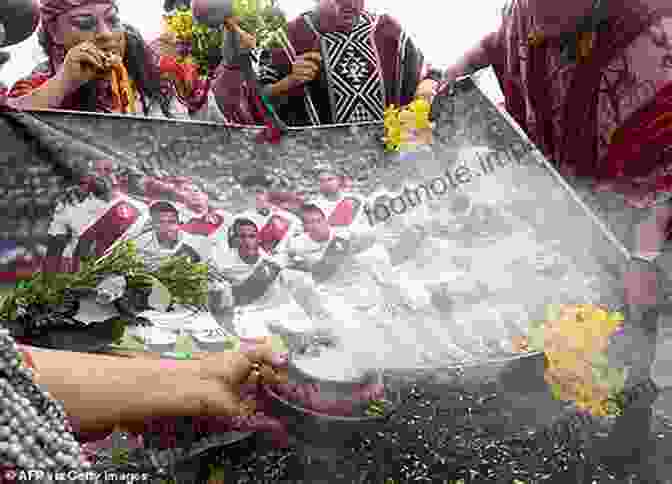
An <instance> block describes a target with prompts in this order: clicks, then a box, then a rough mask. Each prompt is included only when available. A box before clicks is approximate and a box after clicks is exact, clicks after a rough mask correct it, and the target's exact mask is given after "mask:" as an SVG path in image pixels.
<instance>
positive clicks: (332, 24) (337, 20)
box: [319, 0, 364, 31]
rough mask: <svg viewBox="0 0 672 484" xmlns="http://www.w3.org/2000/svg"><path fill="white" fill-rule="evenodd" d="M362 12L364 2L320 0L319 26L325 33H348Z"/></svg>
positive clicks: (359, 0) (354, 0)
mask: <svg viewBox="0 0 672 484" xmlns="http://www.w3.org/2000/svg"><path fill="white" fill-rule="evenodd" d="M362 10H364V0H320V4H319V13H320V26H321V27H322V28H323V29H324V30H326V31H349V30H351V29H352V27H353V25H354V23H355V20H357V17H359V15H360V14H361V13H362Z"/></svg>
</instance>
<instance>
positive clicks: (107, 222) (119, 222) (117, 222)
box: [75, 200, 140, 257]
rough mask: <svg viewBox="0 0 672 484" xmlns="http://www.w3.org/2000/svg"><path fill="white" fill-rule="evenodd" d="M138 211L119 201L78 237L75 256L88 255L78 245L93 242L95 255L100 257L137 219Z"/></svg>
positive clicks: (87, 244)
mask: <svg viewBox="0 0 672 484" xmlns="http://www.w3.org/2000/svg"><path fill="white" fill-rule="evenodd" d="M139 216H140V211H139V210H138V209H137V208H135V207H134V206H133V205H131V204H130V203H128V202H126V201H123V200H122V201H119V202H117V204H116V205H114V206H113V207H111V208H110V209H109V210H108V211H107V212H105V214H104V215H103V216H102V217H100V218H99V219H98V220H97V221H96V222H95V223H94V224H93V225H91V226H90V227H89V228H88V229H86V230H85V231H84V233H83V234H82V235H80V237H79V241H78V244H77V245H78V250H76V251H75V254H76V255H77V256H81V255H90V254H89V253H88V252H87V251H84V253H83V254H82V253H81V249H79V246H80V245H83V246H88V247H90V244H91V243H94V242H95V246H96V253H95V255H96V257H102V256H103V255H104V254H105V251H106V250H107V249H108V248H109V247H110V246H111V245H112V244H113V243H114V242H116V241H117V240H118V239H119V238H120V237H121V236H122V235H124V234H125V233H126V231H127V230H128V229H129V228H131V226H132V225H133V224H134V223H135V222H136V221H137V220H138V217H139Z"/></svg>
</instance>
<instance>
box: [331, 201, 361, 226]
mask: <svg viewBox="0 0 672 484" xmlns="http://www.w3.org/2000/svg"><path fill="white" fill-rule="evenodd" d="M360 206H361V202H360V201H359V200H357V199H356V198H352V197H348V198H344V199H343V200H341V201H340V202H339V203H338V205H336V207H335V208H334V210H333V212H331V215H329V225H331V226H332V227H344V226H348V225H350V224H352V222H353V221H354V220H355V217H356V216H357V213H358V212H359V208H360Z"/></svg>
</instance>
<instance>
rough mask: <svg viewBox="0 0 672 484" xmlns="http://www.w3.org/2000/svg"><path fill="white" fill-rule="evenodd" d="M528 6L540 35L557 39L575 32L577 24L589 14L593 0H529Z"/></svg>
mask: <svg viewBox="0 0 672 484" xmlns="http://www.w3.org/2000/svg"><path fill="white" fill-rule="evenodd" d="M528 5H529V10H530V14H532V16H533V17H534V19H535V21H536V22H537V24H538V26H539V28H540V29H541V31H542V33H543V34H544V35H546V36H549V37H557V36H559V35H560V34H562V33H565V32H572V31H574V30H576V27H577V24H578V22H579V21H580V20H581V19H582V18H583V17H585V16H586V15H588V14H589V13H590V10H591V8H592V5H593V0H565V1H564V2H558V1H556V0H529V4H528Z"/></svg>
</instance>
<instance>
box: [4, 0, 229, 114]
mask: <svg viewBox="0 0 672 484" xmlns="http://www.w3.org/2000/svg"><path fill="white" fill-rule="evenodd" d="M40 13H41V18H42V26H41V29H40V31H39V36H40V37H39V38H40V43H41V45H42V48H43V49H44V51H45V53H46V54H47V56H48V58H49V59H48V60H47V61H46V62H45V63H43V64H40V65H39V66H37V67H36V68H35V69H34V71H33V72H32V74H30V76H28V77H27V78H24V79H20V80H19V81H17V82H16V83H15V84H14V86H13V87H12V89H11V90H10V92H9V97H10V99H9V101H8V103H9V105H10V106H11V107H13V108H15V109H19V110H21V109H24V110H30V109H70V110H76V111H92V112H105V113H118V114H143V115H145V116H159V117H181V118H190V117H198V118H199V119H201V118H202V117H203V116H202V113H201V111H203V112H205V113H206V114H207V116H206V117H208V116H209V118H212V119H209V118H208V119H209V120H211V121H226V120H225V119H224V118H223V117H222V116H221V114H220V112H219V110H218V109H216V108H215V109H210V107H209V106H208V103H207V102H202V101H203V99H200V98H199V99H195V98H194V99H191V97H192V96H190V94H189V92H190V85H191V81H192V80H193V79H190V78H188V77H184V76H180V75H178V74H179V73H177V71H174V69H171V66H172V64H170V62H168V60H167V59H164V58H161V57H160V56H158V55H157V54H156V53H155V52H153V51H152V49H151V48H150V47H149V46H148V45H147V44H146V43H145V41H144V40H143V39H142V36H141V35H140V33H139V32H138V31H137V30H136V29H134V28H133V27H131V26H129V25H125V24H122V23H121V21H120V20H119V12H118V6H117V2H116V1H115V0H43V1H42V2H41V4H40ZM164 61H165V62H164ZM183 74H184V73H183ZM185 76H186V74H185ZM206 94H207V93H206ZM196 97H198V96H196ZM201 97H203V96H201ZM213 103H214V101H213ZM199 113H200V114H199Z"/></svg>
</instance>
